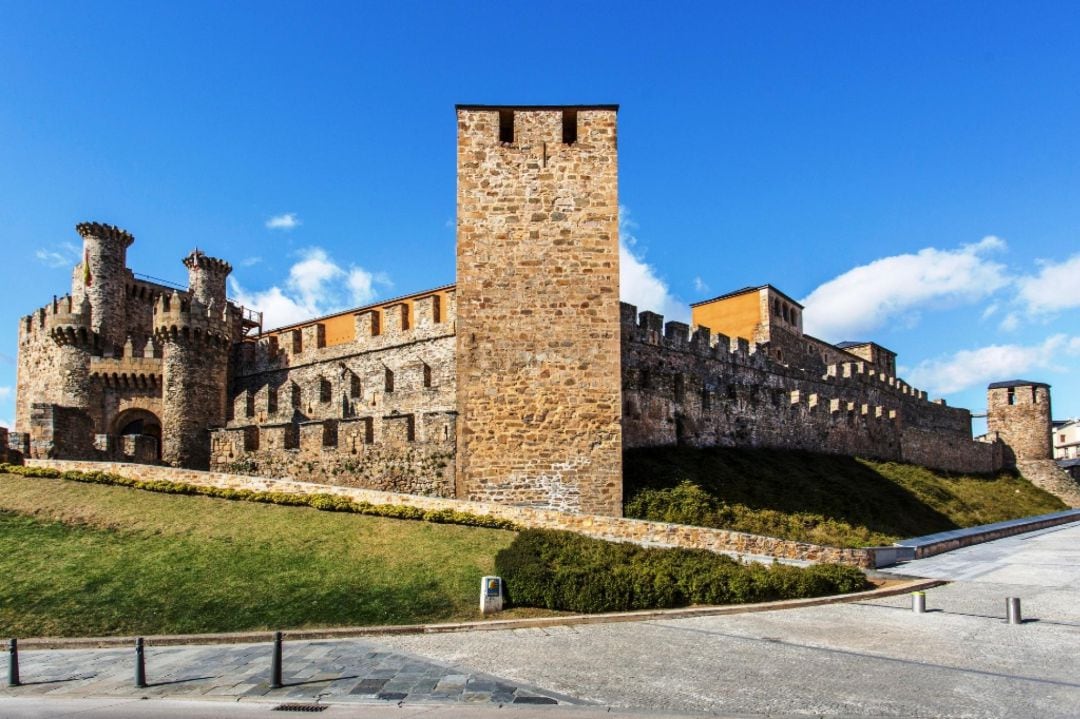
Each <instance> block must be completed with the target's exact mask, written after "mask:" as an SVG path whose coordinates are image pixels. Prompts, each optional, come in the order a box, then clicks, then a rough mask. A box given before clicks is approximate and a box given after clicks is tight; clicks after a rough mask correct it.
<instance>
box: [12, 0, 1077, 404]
mask: <svg viewBox="0 0 1080 719" xmlns="http://www.w3.org/2000/svg"><path fill="white" fill-rule="evenodd" d="M1078 37H1080V6H1078V5H1077V4H1076V3H1059V4H1043V3H1031V2H1025V3H1010V4H1005V3H992V2H990V3H987V2H980V3H961V2H948V3H942V2H934V3H930V2H926V3H920V2H913V3H892V4H886V3H866V2H857V3H843V2H828V3H825V2H821V3H808V2H790V3H766V2H762V3H729V2H715V3H701V4H695V3H663V4H661V3H655V4H650V6H646V7H642V8H637V9H634V8H632V7H631V6H630V4H629V3H610V4H609V3H599V2H576V3H569V2H567V3H562V2H546V3H537V2H531V3H517V2H498V3H485V2H468V3H457V2H429V3H408V2H395V3H387V4H372V3H362V2H350V3H340V4H335V3H330V2H322V3H295V2H290V3H274V2H258V3H255V2H249V3H244V2H235V3H228V4H225V3H201V2H184V3H170V4H166V3H162V2H130V3H121V2H104V1H102V2H94V3H86V2H78V3H75V2H49V3H27V2H23V1H19V2H11V1H9V0H0V243H2V246H3V249H4V258H5V271H4V273H3V282H2V284H0V421H5V423H10V421H11V418H12V417H13V415H14V404H13V401H14V389H13V388H14V385H15V365H14V357H15V354H16V349H17V339H16V338H17V320H18V318H19V317H20V316H22V315H25V314H29V313H30V312H32V311H33V310H34V309H35V308H37V307H39V306H41V305H43V304H45V303H46V302H47V301H49V299H50V298H51V296H52V295H53V294H64V293H65V292H66V291H67V290H68V287H69V282H70V272H71V267H72V266H73V265H74V264H75V263H77V262H78V261H79V259H80V258H79V250H78V247H79V242H80V238H79V237H78V235H77V234H76V233H75V231H74V225H75V224H76V223H78V222H82V221H100V222H107V223H111V224H116V225H119V226H121V227H124V228H125V229H128V230H129V231H131V232H132V233H133V234H134V235H135V237H136V242H135V244H134V245H133V246H132V248H131V249H130V251H129V266H131V267H132V268H133V269H134V270H135V271H137V272H142V273H145V274H148V275H152V276H155V277H160V278H165V279H169V280H173V281H184V279H185V276H186V275H185V272H184V268H183V266H182V265H181V264H180V258H181V257H183V256H184V255H185V254H186V253H187V252H189V251H190V250H191V249H192V248H193V247H194V246H195V245H198V246H199V247H200V248H201V249H204V250H206V251H207V252H209V253H210V254H212V255H216V256H219V257H223V258H226V259H228V260H230V261H231V262H232V263H233V265H234V267H235V269H234V272H233V275H232V278H233V281H234V284H233V285H232V288H231V292H232V295H233V296H235V297H237V298H240V299H242V300H244V301H246V302H250V303H256V304H258V305H262V307H263V309H265V310H266V311H267V313H268V315H269V316H270V318H271V323H273V321H274V320H275V319H276V320H277V323H278V324H281V323H285V322H288V321H290V320H293V319H300V318H303V317H305V316H310V315H311V314H317V313H321V312H326V311H331V310H334V309H339V308H345V307H349V306H355V305H357V304H362V303H364V302H368V301H371V300H373V299H378V298H379V297H389V296H393V295H396V294H402V293H406V292H412V291H418V290H422V289H426V288H429V287H434V286H437V285H441V284H446V283H449V282H452V281H453V279H454V231H453V219H454V203H455V185H454V171H455V170H454V161H455V156H454V134H455V123H454V113H453V106H454V104H455V103H487V104H500V103H508V104H509V103H520V104H559V103H619V104H620V105H621V108H622V109H621V111H620V118H619V123H620V126H619V151H620V200H621V203H622V205H623V207H624V213H623V216H624V221H623V240H624V253H623V257H624V263H623V264H624V266H623V271H624V273H623V274H624V282H623V295H624V299H626V300H628V301H633V302H635V303H636V304H638V305H639V308H640V309H647V308H648V309H653V310H655V311H661V312H664V313H665V314H666V315H667V316H668V317H669V318H675V319H685V318H686V317H687V315H688V311H687V309H686V304H687V303H688V302H692V301H696V300H699V299H704V298H707V297H710V296H713V295H716V294H720V293H723V292H727V291H730V290H733V289H737V288H740V287H743V286H747V285H759V284H764V283H771V284H773V285H775V286H777V287H779V288H780V289H781V290H782V291H784V292H785V293H787V294H789V295H791V296H793V297H795V298H799V299H802V300H803V301H804V302H805V304H806V305H807V310H806V312H805V315H804V316H805V323H806V329H807V331H808V332H810V333H812V334H816V335H817V336H819V337H821V338H823V339H826V340H830V341H841V340H867V339H871V340H874V341H877V342H879V343H881V344H883V345H885V346H887V347H889V348H891V349H893V350H895V351H897V352H898V353H899V364H900V365H901V367H902V371H901V373H902V375H903V376H904V377H905V378H907V379H908V380H909V381H911V382H912V383H913V384H915V385H916V386H918V387H921V388H923V389H926V390H927V391H929V392H930V393H931V395H933V396H943V397H945V398H946V399H947V400H948V401H949V402H950V404H957V405H961V406H966V407H970V408H972V409H974V410H980V409H982V408H983V407H984V406H985V397H984V394H985V385H986V384H987V383H988V382H990V381H994V380H1000V379H1010V378H1013V377H1017V376H1019V377H1024V378H1028V379H1035V380H1041V381H1045V382H1049V383H1050V384H1051V385H1053V392H1054V395H1053V401H1054V408H1055V412H1054V414H1055V415H1056V416H1057V417H1059V418H1064V417H1068V416H1077V415H1080V372H1078V369H1080V319H1078V313H1077V309H1078V307H1080V162H1078V159H1080V132H1078V131H1077V128H1080V43H1078V42H1077V41H1076V38H1078Z"/></svg>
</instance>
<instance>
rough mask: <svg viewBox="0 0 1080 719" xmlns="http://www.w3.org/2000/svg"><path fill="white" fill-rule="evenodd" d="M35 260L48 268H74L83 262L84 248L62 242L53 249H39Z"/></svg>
mask: <svg viewBox="0 0 1080 719" xmlns="http://www.w3.org/2000/svg"><path fill="white" fill-rule="evenodd" d="M34 258H35V259H37V261H38V262H40V263H41V264H43V265H46V266H48V267H73V266H74V265H77V264H79V263H80V262H82V248H81V247H79V246H78V245H76V244H74V243H72V242H62V243H60V244H59V245H57V246H54V247H53V248H52V249H47V248H44V247H39V248H38V249H36V250H34Z"/></svg>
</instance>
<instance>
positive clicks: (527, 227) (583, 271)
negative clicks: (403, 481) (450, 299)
mask: <svg viewBox="0 0 1080 719" xmlns="http://www.w3.org/2000/svg"><path fill="white" fill-rule="evenodd" d="M568 133H573V134H572V135H568ZM615 135H616V112H615V109H614V108H578V109H573V108H566V109H561V108H477V107H459V108H458V196H457V294H458V305H459V308H458V319H459V323H460V324H459V332H458V335H457V368H458V376H457V385H458V396H457V401H458V412H459V417H460V421H459V423H458V443H457V446H458V455H457V459H458V488H457V495H458V496H459V497H461V498H467V499H473V500H484V501H497V502H505V503H510V504H527V505H534V506H538V507H549V508H558V509H562V510H566V511H571V512H587V513H593V514H609V515H619V514H621V512H622V476H621V474H622V442H621V432H620V421H619V420H620V417H619V405H620V402H619V392H620V388H619V334H618V332H619V329H618V327H619V325H618V313H619V254H618V187H617V185H618V157H617V150H616V136H615Z"/></svg>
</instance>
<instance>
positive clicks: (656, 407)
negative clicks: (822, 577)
mask: <svg viewBox="0 0 1080 719" xmlns="http://www.w3.org/2000/svg"><path fill="white" fill-rule="evenodd" d="M620 318H621V329H622V332H623V335H622V345H621V357H622V389H623V435H624V442H625V444H626V446H627V447H649V446H664V445H675V444H685V445H690V446H700V447H707V446H727V447H773V448H784V449H801V450H807V451H816V452H829V453H835V454H845V455H856V456H863V457H870V458H876V459H884V460H893V461H908V462H913V463H917V464H922V465H924V466H928V467H933V468H936V469H943V470H949V471H963V472H978V473H984V472H992V471H994V470H996V469H998V468H1000V466H1001V452H1000V447H998V446H996V445H994V444H993V443H982V442H975V441H974V440H973V439H972V437H971V415H970V413H969V412H968V411H967V410H964V409H960V408H954V407H948V406H945V405H944V404H939V403H934V402H928V401H927V399H926V394H925V393H924V392H920V391H918V390H915V389H913V388H912V387H910V386H909V385H908V384H907V383H905V382H904V381H903V380H900V379H898V378H896V377H891V376H888V375H885V374H883V373H881V372H878V371H877V370H876V368H875V367H874V366H873V365H871V364H869V363H866V362H862V361H852V362H845V363H837V364H833V365H831V366H828V367H826V368H825V371H824V372H823V373H821V372H817V371H815V370H813V369H809V370H808V369H802V368H799V367H794V366H790V365H787V364H783V363H782V362H779V361H777V360H776V359H774V358H773V357H771V355H770V353H769V352H768V351H767V350H766V348H765V347H764V346H763V345H754V346H751V345H750V344H749V343H748V342H747V341H746V340H744V339H739V338H736V339H731V338H729V337H727V336H725V335H722V334H714V333H712V332H711V331H710V330H709V329H708V328H704V327H696V328H693V329H690V328H688V327H687V326H686V325H685V324H683V323H679V322H668V323H666V324H665V323H664V322H663V317H662V316H660V315H658V314H656V313H653V312H642V313H640V315H639V314H638V313H637V309H636V308H635V307H633V306H632V305H627V304H623V305H622V308H621V313H620Z"/></svg>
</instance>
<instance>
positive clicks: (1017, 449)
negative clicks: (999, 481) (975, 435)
mask: <svg viewBox="0 0 1080 719" xmlns="http://www.w3.org/2000/svg"><path fill="white" fill-rule="evenodd" d="M986 402H987V405H986V406H987V409H986V429H987V431H988V432H990V433H994V432H996V433H997V436H998V438H999V439H1001V441H1002V442H1003V443H1004V444H1005V463H1006V464H1007V465H1015V464H1016V463H1017V462H1024V461H1027V460H1034V459H1052V458H1053V456H1054V450H1053V442H1052V440H1053V435H1052V434H1051V429H1052V422H1051V416H1052V415H1051V410H1050V385H1048V384H1046V383H1044V382H1031V381H1029V380H1023V379H1014V380H1009V381H1007V382H994V383H993V384H991V385H990V386H989V388H987V393H986Z"/></svg>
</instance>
